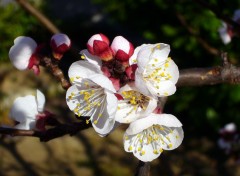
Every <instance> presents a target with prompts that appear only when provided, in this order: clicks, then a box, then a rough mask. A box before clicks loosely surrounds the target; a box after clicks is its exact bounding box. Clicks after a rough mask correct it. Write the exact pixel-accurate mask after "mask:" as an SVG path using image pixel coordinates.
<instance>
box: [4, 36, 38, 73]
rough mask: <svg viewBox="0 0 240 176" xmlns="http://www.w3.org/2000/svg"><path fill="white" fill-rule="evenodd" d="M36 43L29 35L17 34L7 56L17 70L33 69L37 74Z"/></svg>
mask: <svg viewBox="0 0 240 176" xmlns="http://www.w3.org/2000/svg"><path fill="white" fill-rule="evenodd" d="M37 48H38V47H37V43H36V42H35V41H34V40H33V39H32V38H30V37H25V36H19V37H17V38H16V39H15V40H14V45H13V46H12V47H11V48H10V50H9V58H10V60H11V62H12V64H13V66H14V67H16V68H17V69H18V70H26V69H33V71H34V73H35V74H39V60H38V58H37V57H36V52H37Z"/></svg>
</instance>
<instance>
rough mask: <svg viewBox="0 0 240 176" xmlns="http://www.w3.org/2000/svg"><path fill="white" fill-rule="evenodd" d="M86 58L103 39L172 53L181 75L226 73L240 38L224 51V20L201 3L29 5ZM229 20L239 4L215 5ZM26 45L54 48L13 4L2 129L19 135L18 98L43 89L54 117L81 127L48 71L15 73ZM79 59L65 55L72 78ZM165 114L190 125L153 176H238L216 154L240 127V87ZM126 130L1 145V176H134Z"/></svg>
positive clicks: (5, 22)
mask: <svg viewBox="0 0 240 176" xmlns="http://www.w3.org/2000/svg"><path fill="white" fill-rule="evenodd" d="M27 2H29V3H31V4H32V5H33V6H34V7H35V8H36V9H38V10H40V11H41V12H42V13H43V14H44V15H46V16H47V17H48V18H49V19H50V20H51V21H52V22H53V23H54V24H55V25H56V26H57V27H58V28H59V29H60V30H61V31H63V32H64V33H66V34H67V35H68V36H69V37H70V38H71V39H72V41H73V43H74V44H75V45H76V46H77V47H78V48H79V49H84V48H86V42H87V40H88V39H89V38H90V37H91V36H92V35H93V34H96V33H103V34H105V35H107V36H108V37H109V38H110V40H112V39H113V38H114V37H115V36H117V35H122V36H124V37H125V38H127V39H128V40H129V41H131V42H132V43H133V44H134V46H138V45H141V44H142V43H157V42H162V43H168V44H170V45H171V53H170V56H171V57H172V58H173V60H174V61H175V62H176V63H177V65H178V66H179V69H185V68H192V67H211V66H216V65H221V64H222V61H221V58H220V56H219V55H217V54H216V51H225V52H227V53H228V56H229V59H230V61H231V62H232V63H234V64H236V65H239V62H240V59H239V58H240V53H239V51H240V45H239V41H240V40H239V38H237V37H236V38H233V40H232V42H231V43H230V44H228V45H224V44H223V43H222V41H221V39H220V37H219V34H218V28H219V27H220V26H221V20H220V19H218V18H217V17H216V16H215V14H214V13H212V12H211V11H209V10H208V9H206V8H204V7H202V6H200V5H199V4H198V3H196V1H189V0H168V1H164V0H138V1H132V0H125V1H122V0H111V1H107V0H68V1H64V0H49V1H43V0H29V1H27ZM208 3H210V4H211V5H213V6H214V7H216V8H217V9H218V10H219V11H220V12H221V13H222V14H224V15H226V16H228V17H230V18H231V17H232V15H233V13H234V11H235V10H236V9H237V8H239V7H240V2H239V1H231V2H230V1H227V0H209V1H208ZM20 35H25V36H30V37H32V38H34V39H35V40H36V41H37V43H44V42H49V40H50V37H51V35H52V34H51V32H49V31H48V30H47V29H46V28H45V27H44V26H43V25H42V24H41V23H39V21H38V20H37V19H36V18H35V17H34V16H32V15H31V14H29V13H28V12H26V11H25V10H24V9H23V8H22V7H20V6H19V5H18V3H16V2H15V1H13V0H0V124H1V125H5V126H12V125H13V124H12V122H11V121H10V120H9V108H10V107H11V104H12V103H13V100H14V98H16V97H17V96H21V95H26V94H28V93H33V92H34V91H35V90H36V89H37V88H38V89H40V90H41V91H43V92H44V94H45V95H46V98H47V104H46V106H47V109H48V110H50V111H51V112H54V113H55V114H57V115H58V116H59V117H61V119H60V120H61V121H66V122H68V121H74V120H75V119H74V115H73V113H71V112H70V111H69V110H68V107H67V106H66V103H65V94H64V90H63V89H62V88H61V87H60V85H59V84H58V83H57V82H56V81H55V80H54V79H53V78H52V77H51V75H50V74H49V73H48V72H47V71H46V70H44V69H42V68H41V74H40V76H38V77H37V76H35V75H34V74H33V73H32V72H31V71H24V72H20V71H18V70H16V69H15V68H13V66H12V65H11V64H10V62H9V59H8V51H9V48H10V47H11V45H12V44H13V40H14V39H15V38H16V37H17V36H20ZM76 59H77V58H75V57H74V56H72V55H71V53H68V54H66V56H65V57H64V58H63V59H62V61H61V63H60V66H61V67H62V68H63V69H64V70H65V71H66V72H67V68H68V67H69V65H70V64H71V63H72V62H74V61H76ZM165 112H166V113H171V114H174V115H175V116H176V117H178V118H179V119H180V121H181V122H182V123H183V128H184V132H185V138H184V141H183V143H182V145H181V146H180V147H179V148H178V149H176V150H174V151H169V152H168V151H166V152H165V151H164V152H163V154H162V155H161V156H160V157H159V158H158V159H156V160H154V161H153V162H152V163H151V175H154V176H155V175H161V176H164V175H166V176H169V175H174V176H178V175H179V176H180V175H181V176H182V175H184V176H198V175H199V176H217V175H222V176H226V175H230V176H231V175H233V176H238V175H240V167H239V161H238V160H237V158H236V156H237V155H238V154H239V152H240V150H238V151H237V152H236V153H235V154H234V155H227V154H226V153H225V152H224V151H222V150H221V149H220V148H219V146H218V143H217V142H218V140H219V137H220V135H219V129H220V128H222V127H223V126H224V125H225V124H227V123H230V122H234V123H235V124H236V125H237V127H239V125H240V86H239V85H225V84H221V85H214V86H203V87H181V88H178V90H177V92H176V93H175V94H174V95H173V96H170V97H169V99H168V102H167V104H166V107H165ZM123 133H124V128H121V127H120V128H118V129H117V130H115V131H114V132H113V133H112V134H110V135H109V136H108V137H107V138H101V137H99V136H98V135H97V134H96V133H95V132H94V131H93V129H88V130H85V131H82V132H80V133H79V134H77V135H76V136H73V137H70V136H64V137H62V138H58V139H55V140H53V141H50V142H47V143H41V142H40V141H39V140H38V139H35V138H30V137H14V138H12V137H9V136H7V137H4V138H2V139H1V140H0V176H1V175H2V176H26V175H28V176H79V175H83V176H103V175H104V176H111V175H113V176H123V175H124V176H128V175H129V176H130V175H133V174H134V172H135V169H136V166H137V164H138V160H137V159H136V158H134V156H133V155H132V154H131V153H126V152H125V151H124V149H123V144H122V135H123Z"/></svg>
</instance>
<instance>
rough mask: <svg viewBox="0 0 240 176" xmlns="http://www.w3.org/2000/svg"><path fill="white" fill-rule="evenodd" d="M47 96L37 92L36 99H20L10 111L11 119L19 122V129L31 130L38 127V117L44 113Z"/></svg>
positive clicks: (27, 97)
mask: <svg viewBox="0 0 240 176" xmlns="http://www.w3.org/2000/svg"><path fill="white" fill-rule="evenodd" d="M44 105H45V96H44V95H43V93H42V92H40V91H39V90H37V95H36V97H35V96H33V95H28V96H25V97H18V98H17V99H16V100H15V101H14V103H13V106H12V108H11V110H10V117H11V118H12V119H13V120H15V121H17V122H19V124H18V125H16V126H15V128H17V129H24V130H30V129H34V128H35V127H36V123H37V120H38V118H37V116H38V115H39V114H41V113H43V111H44Z"/></svg>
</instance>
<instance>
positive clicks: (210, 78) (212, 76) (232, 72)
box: [177, 62, 240, 87]
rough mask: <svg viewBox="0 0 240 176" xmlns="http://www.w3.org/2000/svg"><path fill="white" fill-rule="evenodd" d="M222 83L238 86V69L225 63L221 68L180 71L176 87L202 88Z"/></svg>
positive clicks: (239, 68) (239, 70)
mask: <svg viewBox="0 0 240 176" xmlns="http://www.w3.org/2000/svg"><path fill="white" fill-rule="evenodd" d="M222 83H227V84H239V83H240V67H236V66H234V65H232V64H230V63H228V62H227V63H224V65H223V66H216V67H210V68H190V69H184V70H180V78H179V80H178V83H177V86H179V87H182V86H203V85H215V84H222Z"/></svg>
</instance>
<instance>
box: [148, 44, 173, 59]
mask: <svg viewBox="0 0 240 176" xmlns="http://www.w3.org/2000/svg"><path fill="white" fill-rule="evenodd" d="M169 52H170V46H169V45H168V44H164V43H158V44H155V45H154V48H153V52H152V54H151V58H150V59H151V60H154V59H156V58H157V59H158V62H160V63H161V62H164V61H165V60H166V59H167V58H168V54H169Z"/></svg>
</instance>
